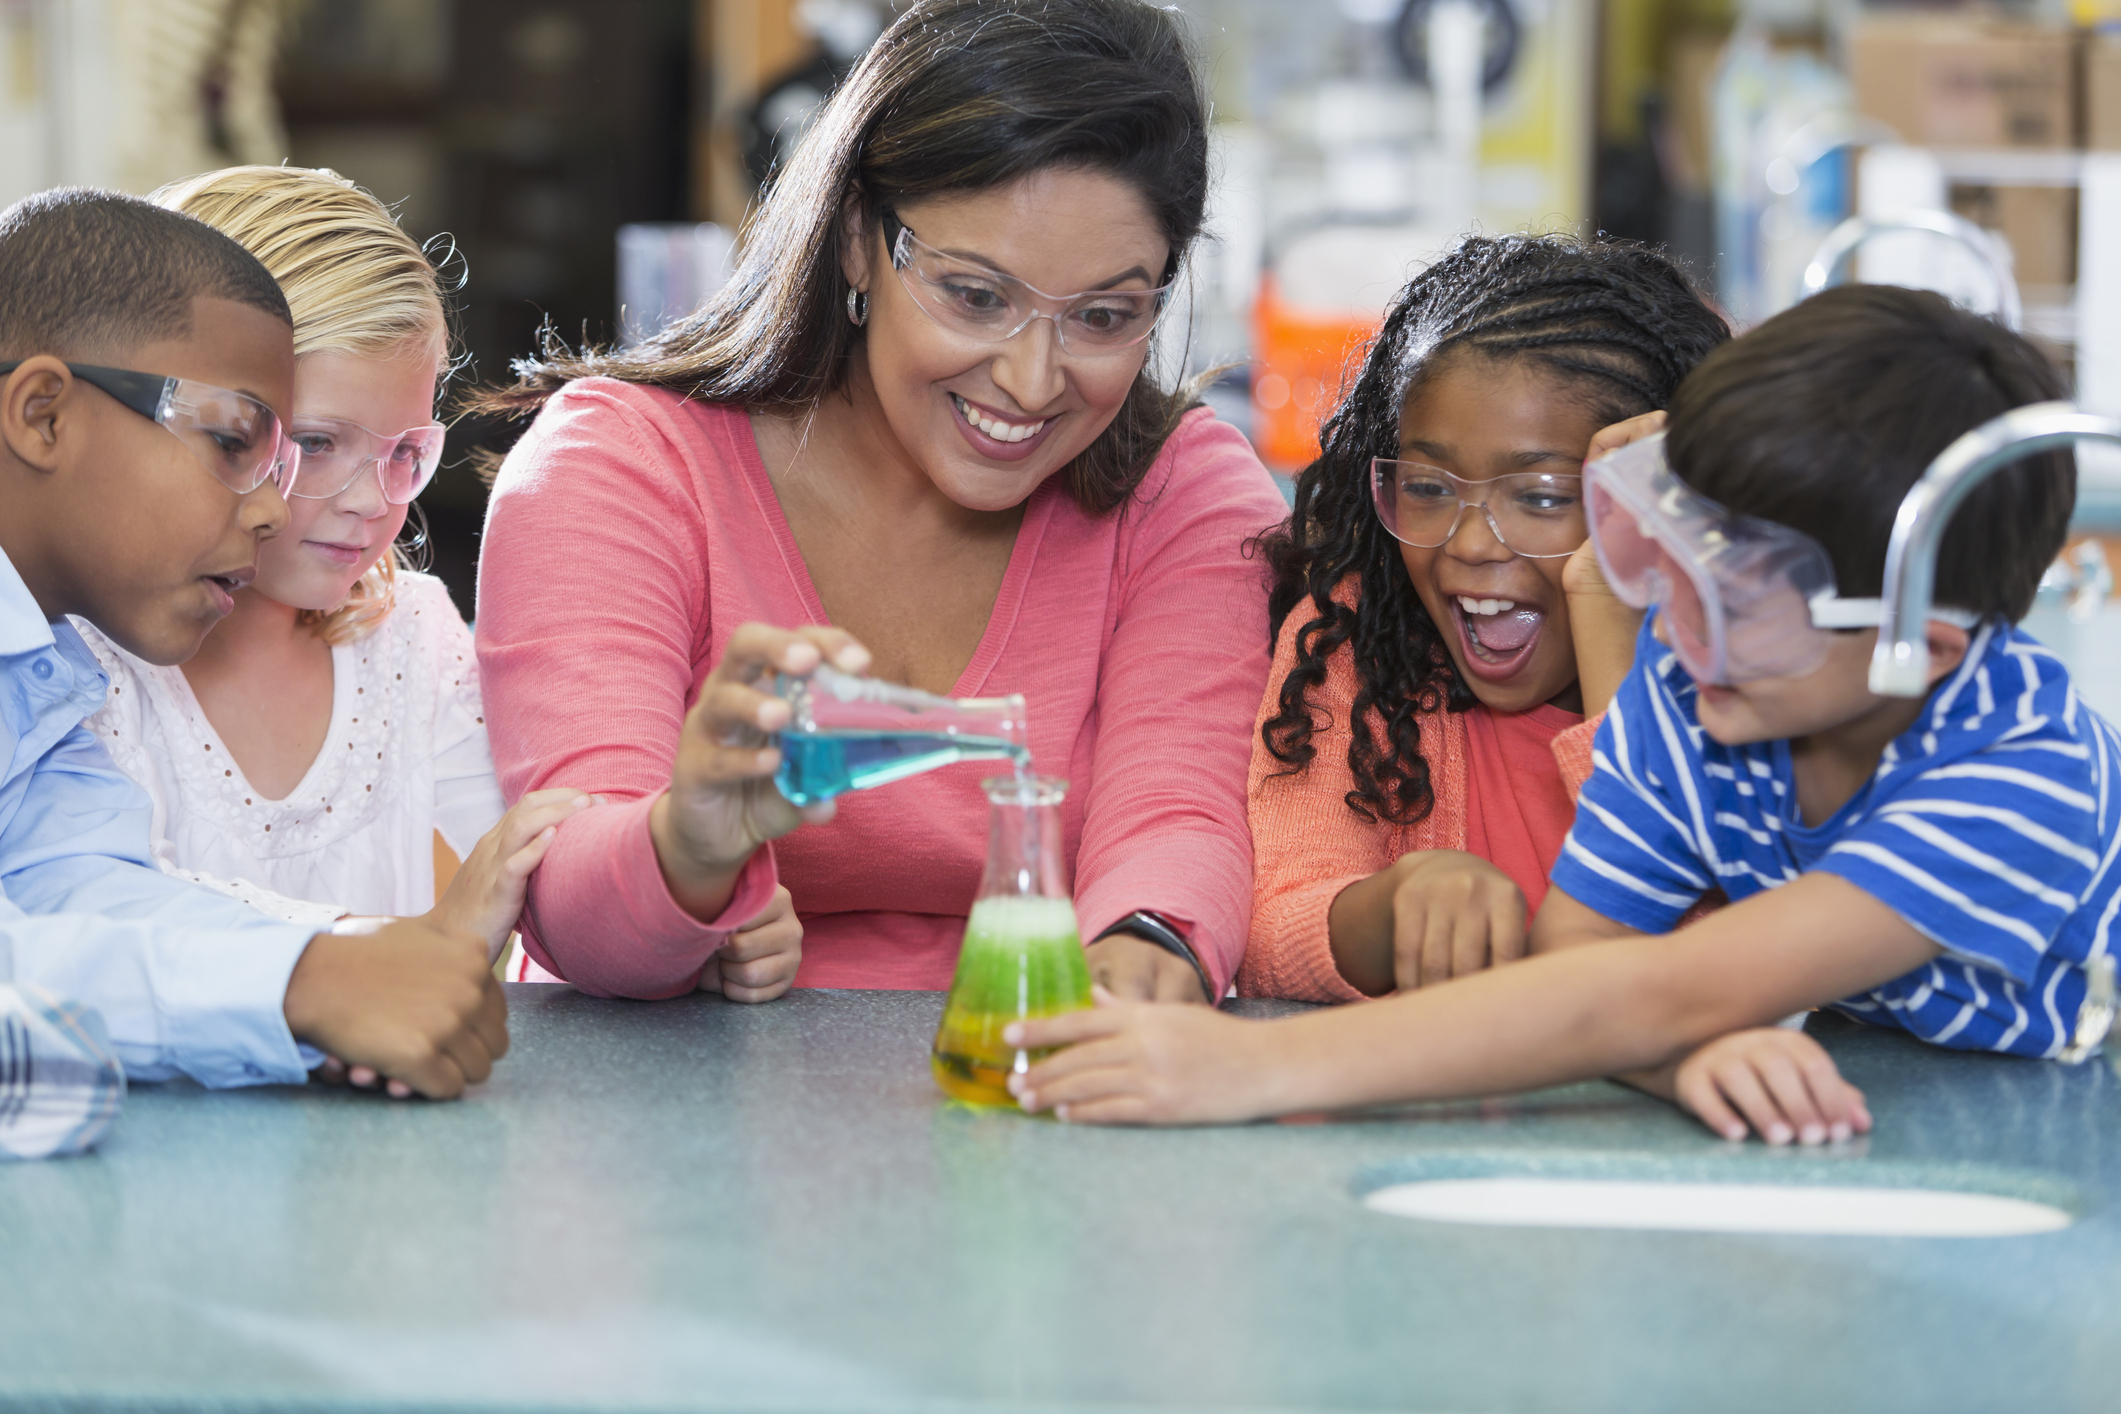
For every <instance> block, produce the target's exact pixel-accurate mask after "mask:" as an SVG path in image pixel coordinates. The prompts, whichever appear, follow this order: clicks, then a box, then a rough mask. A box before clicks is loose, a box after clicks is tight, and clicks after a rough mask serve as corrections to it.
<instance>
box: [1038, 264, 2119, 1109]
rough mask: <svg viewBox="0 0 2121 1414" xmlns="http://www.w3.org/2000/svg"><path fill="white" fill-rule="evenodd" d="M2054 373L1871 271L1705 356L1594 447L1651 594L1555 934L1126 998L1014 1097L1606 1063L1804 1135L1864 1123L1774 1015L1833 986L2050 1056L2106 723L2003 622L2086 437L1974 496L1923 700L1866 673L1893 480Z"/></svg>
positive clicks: (2115, 868) (2103, 810)
mask: <svg viewBox="0 0 2121 1414" xmlns="http://www.w3.org/2000/svg"><path fill="white" fill-rule="evenodd" d="M2061 394H2062V387H2061V380H2060V379H2059V377H2058V376H2057V374H2056V373H2055V371H2054V370H2053V368H2052V367H2051V366H2050V365H2049V364H2048V362H2047V361H2046V359H2045V358H2044V357H2043V356H2042V355H2041V354H2039V353H2038V352H2037V351H2036V350H2035V349H2033V347H2032V346H2031V345H2030V344H2028V343H2026V342H2025V341H2024V340H2023V339H2021V338H2019V337H2018V336H2017V335H2015V334H2013V333H2011V332H2009V331H2008V330H2005V329H2003V328H2002V327H2001V326H1999V325H1997V324H1995V323H1993V322H1991V321H1989V320H1986V319H1982V318H1980V317H1978V316H1975V315H1972V314H1969V313H1966V312H1965V311H1963V310H1959V309H1957V308H1955V307H1953V306H1952V305H1950V304H1949V303H1947V302H1946V301H1945V300H1943V299H1941V298H1939V297H1937V296H1935V295H1930V294H1925V293H1919V292H1915V291H1908V290H1900V289H1892V288H1888V287H1880V286H1851V287H1845V288H1842V289H1838V290H1832V291H1828V292H1827V293H1825V294H1822V295H1819V296H1816V297H1814V298H1813V299H1810V300H1807V301H1806V302H1805V303H1803V304H1801V305H1799V306H1797V307H1796V308H1795V309H1793V310H1790V311H1788V312H1786V313H1784V314H1782V315H1779V316H1777V317H1776V318H1774V319H1772V320H1769V321H1768V322H1767V323H1765V324H1763V325H1762V326H1760V327H1759V328H1758V329H1756V330H1754V331H1752V332H1751V333H1748V334H1746V335H1745V336H1743V337H1741V338H1739V339H1737V340H1735V341H1734V342H1732V343H1731V344H1728V345H1726V346H1725V347H1724V348H1722V349H1720V350H1718V351H1717V352H1716V353H1714V354H1711V355H1710V356H1709V357H1708V358H1707V359H1706V360H1705V361H1704V362H1703V363H1702V364H1701V366H1700V367H1699V368H1698V369H1697V370H1696V371H1695V372H1694V373H1693V374H1692V375H1690V376H1689V377H1688V379H1687V380H1686V382H1685V383H1684V384H1683V385H1682V386H1681V387H1680V389H1679V391H1678V394H1677V396H1676V397H1675V398H1674V400H1673V406H1672V409H1671V413H1670V423H1669V432H1666V431H1665V430H1664V426H1665V424H1664V415H1663V414H1651V415H1649V417H1648V418H1645V419H1637V420H1636V422H1635V423H1633V424H1623V425H1622V426H1621V427H1620V428H1611V429H1608V430H1607V431H1606V432H1605V433H1601V434H1600V437H1599V439H1598V442H1597V443H1595V444H1594V447H1593V454H1594V456H1599V454H1600V453H1601V452H1603V453H1609V455H1605V456H1603V457H1602V458H1601V459H1600V460H1599V461H1598V462H1597V464H1596V465H1594V466H1593V467H1592V468H1590V470H1589V472H1588V474H1587V486H1586V508H1587V511H1588V516H1589V519H1590V522H1591V524H1592V526H1593V535H1594V539H1595V540H1596V542H1597V549H1598V552H1599V562H1600V565H1601V567H1602V569H1603V571H1604V573H1605V576H1606V578H1607V580H1608V582H1609V584H1610V586H1611V587H1612V589H1613V590H1614V591H1615V592H1616V593H1618V594H1620V596H1621V597H1622V598H1623V599H1626V600H1628V601H1629V602H1632V603H1644V602H1654V603H1655V604H1656V605H1657V607H1656V608H1655V609H1654V610H1653V612H1652V613H1651V615H1650V618H1649V621H1648V622H1647V623H1646V624H1645V626H1644V631H1643V636H1642V638H1641V640H1640V643H1639V646H1638V651H1637V655H1636V660H1635V668H1634V671H1633V672H1632V674H1631V675H1630V676H1629V678H1628V679H1627V681H1626V682H1625V683H1624V685H1623V686H1622V688H1621V690H1620V692H1619V694H1618V695H1617V696H1616V698H1615V700H1614V703H1613V705H1612V707H1611V708H1610V709H1609V710H1608V712H1607V715H1606V719H1605V722H1604V724H1603V725H1602V727H1601V728H1600V731H1599V734H1598V738H1597V746H1596V755H1595V768H1594V771H1593V774H1592V776H1591V778H1590V780H1589V781H1588V782H1587V783H1586V785H1585V786H1584V789H1583V792H1582V794H1581V796H1580V797H1579V799H1578V809H1577V816H1576V823H1575V826H1574V829H1573V830H1572V832H1571V834H1570V836H1569V839H1568V842H1567V843H1566V845H1565V846H1564V848H1563V852H1562V856H1561V858H1560V859H1559V861H1558V862H1557V863H1556V864H1555V866H1554V869H1553V888H1552V889H1551V890H1550V891H1549V893H1548V895H1547V898H1546V902H1545V903H1544V905H1543V906H1542V908H1541V910H1540V912H1539V916H1538V918H1537V919H1536V920H1535V923H1534V927H1533V950H1534V952H1535V954H1539V955H1538V956H1534V957H1533V958H1531V959H1528V960H1527V961H1525V962H1522V963H1514V964H1510V965H1507V966H1504V967H1501V968H1497V969H1493V970H1490V971H1487V972H1481V973H1477V974H1475V975H1473V976H1469V977H1465V978H1461V979H1454V980H1453V981H1451V982H1448V983H1446V984H1444V985H1442V986H1440V987H1437V988H1433V989H1429V988H1425V989H1423V990H1422V991H1419V992H1415V993H1411V994H1405V993H1403V994H1401V995H1399V996H1396V997H1393V998H1390V999H1386V1000H1382V1001H1378V1002H1374V1003H1369V1004H1365V1005H1362V1006H1358V1007H1350V1008H1345V1009H1341V1010H1339V1011H1337V1012H1333V1013H1317V1014H1313V1015H1309V1016H1304V1017H1299V1018H1293V1019H1291V1020H1288V1021H1282V1022H1273V1023H1268V1024H1265V1025H1260V1024H1250V1025H1247V1024H1245V1023H1240V1022H1236V1021H1233V1020H1231V1019H1229V1018H1226V1017H1221V1016H1215V1015H1204V1016H1202V1017H1200V1018H1198V1019H1197V1020H1196V1019H1189V1018H1186V1017H1183V1016H1181V1015H1179V1014H1178V1012H1179V1010H1180V1009H1178V1008H1153V1007H1125V1006H1112V1007H1106V1008H1101V1009H1099V1010H1097V1011H1092V1012H1079V1013H1075V1014H1072V1015H1070V1016H1065V1017H1055V1018H1051V1019H1048V1020H1044V1021H1039V1022H1029V1023H1023V1024H1022V1025H1021V1026H1020V1027H1019V1028H1018V1029H1017V1034H1015V1035H1012V1038H1011V1039H1012V1044H1021V1045H1025V1046H1052V1045H1068V1044H1069V1043H1077V1044H1073V1045H1071V1046H1070V1049H1068V1050H1066V1051H1063V1052H1061V1053H1060V1054H1059V1055H1056V1056H1054V1057H1051V1058H1049V1059H1048V1060H1046V1061H1044V1062H1042V1063H1041V1064H1039V1065H1037V1066H1034V1067H1032V1068H1031V1070H1030V1072H1029V1073H1028V1074H1027V1075H1025V1076H1023V1077H1020V1078H1019V1085H1018V1094H1019V1098H1020V1099H1022V1100H1023V1101H1024V1102H1025V1104H1026V1105H1027V1107H1029V1108H1037V1109H1043V1108H1048V1107H1051V1108H1055V1109H1058V1110H1060V1111H1061V1112H1062V1113H1063V1115H1064V1116H1065V1117H1067V1118H1070V1119H1075V1120H1112V1121H1136V1122H1140V1121H1149V1122H1170V1121H1188V1120H1190V1121H1196V1122H1197V1121H1201V1120H1215V1119H1237V1118H1245V1117H1249V1116H1252V1115H1258V1114H1267V1113H1281V1112H1289V1111H1299V1110H1310V1109H1320V1108H1330V1107H1337V1106H1343V1105H1351V1104H1364V1103H1378V1102H1385V1101H1395V1100H1416V1099H1441V1098H1450V1097H1455V1096H1462V1095H1472V1094H1484V1093H1493V1092H1496V1091H1503V1090H1511V1089H1521V1088H1526V1087H1529V1086H1533V1085H1540V1084H1551V1083H1555V1082H1559V1081H1563V1080H1570V1079H1578V1078H1583V1077H1587V1076H1592V1075H1611V1076H1617V1077H1619V1078H1623V1079H1626V1080H1629V1081H1630V1082H1631V1083H1634V1084H1637V1085H1639V1086H1641V1087H1642V1088H1644V1089H1647V1090H1649V1091H1651V1092H1652V1093H1656V1094H1660V1095H1663V1096H1665V1097H1667V1098H1670V1099H1673V1100H1675V1101H1677V1102H1678V1103H1680V1104H1682V1105H1683V1106H1685V1107H1686V1108H1688V1109H1689V1110H1691V1111H1692V1112H1693V1113H1695V1114H1696V1115H1698V1116H1700V1117H1701V1118H1702V1120H1703V1121H1704V1122H1706V1123H1707V1124H1709V1126H1710V1127H1711V1128H1713V1129H1715V1130H1716V1131H1717V1132H1719V1133H1722V1134H1724V1135H1726V1136H1727V1137H1730V1138H1742V1137H1743V1136H1744V1135H1745V1133H1746V1131H1747V1127H1748V1125H1750V1126H1751V1127H1752V1128H1753V1129H1755V1130H1757V1131H1758V1132H1759V1133H1760V1134H1762V1135H1763V1137H1766V1138H1768V1139H1769V1140H1771V1141H1773V1142H1787V1141H1788V1140H1790V1139H1792V1138H1796V1139H1802V1140H1803V1141H1805V1142H1818V1141H1820V1140H1822V1139H1825V1138H1828V1137H1840V1136H1843V1135H1846V1134H1848V1133H1851V1132H1854V1131H1860V1130H1862V1129H1866V1128H1868V1127H1869V1123H1870V1119H1869V1115H1868V1112H1867V1111H1866V1110H1865V1109H1864V1107H1863V1102H1862V1097H1861V1095H1860V1094H1859V1093H1858V1092H1857V1091H1855V1089H1854V1088H1853V1087H1851V1086H1849V1085H1847V1083H1846V1082H1844V1081H1842V1080H1841V1079H1840V1077H1839V1075H1838V1074H1837V1072H1836V1071H1835V1069H1834V1066H1833V1063H1832V1061H1831V1060H1830V1059H1829V1058H1828V1057H1827V1056H1826V1054H1825V1052H1824V1051H1823V1050H1821V1049H1820V1048H1819V1047H1818V1046H1817V1044H1816V1043H1815V1042H1813V1041H1811V1040H1810V1039H1809V1038H1807V1037H1805V1036H1803V1035H1802V1034H1801V1033H1800V1032H1795V1031H1789V1030H1782V1029H1778V1028H1775V1027H1772V1026H1770V1025H1769V1023H1771V1022H1773V1021H1774V1020H1775V1019H1776V1018H1779V1017H1785V1016H1788V1015H1789V1014H1791V1013H1793V1012H1801V1011H1804V1010H1807V1009H1810V1008H1812V1007H1817V1006H1833V1007H1835V1008H1837V1009H1839V1010H1842V1011H1844V1012H1846V1013H1848V1014H1849V1015H1852V1016H1854V1017H1856V1018H1857V1019H1859V1020H1862V1021H1866V1022H1871V1023H1875V1024H1879V1025H1886V1026H1895V1027H1899V1028H1902V1029H1904V1030H1906V1031H1908V1032H1910V1033H1911V1034H1913V1035H1915V1036H1917V1037H1919V1038H1921V1039H1922V1040H1924V1041H1928V1042H1931V1043H1933V1044H1937V1045H1943V1046H1950V1047H1955V1048H1960V1049H1977V1050H1989V1051H2000V1052H2006V1053H2011V1054H2016V1055H2024V1056H2053V1055H2055V1054H2057V1053H2058V1052H2059V1051H2060V1050H2061V1049H2062V1047H2063V1046H2064V1045H2065V1044H2066V1043H2067V1042H2068V1041H2069V1039H2070V1038H2069V1034H2068V1033H2069V1029H2070V1024H2071V1022H2072V1020H2073V1019H2074V1017H2075V1016H2076V1013H2077V1010H2078V1007H2079V1005H2080V1004H2081V1003H2082V1002H2083V1000H2084V998H2085V995H2086V991H2087V967H2088V964H2089V963H2090V961H2091V960H2092V959H2094V958H2101V957H2103V956H2104V955H2105V954H2106V953H2107V952H2108V950H2109V948H2110V945H2111V942H2112V941H2113V934H2114V932H2115V927H2116V912H2117V910H2121V865H2117V863H2116V854H2117V852H2121V741H2117V738H2116V734H2115V731H2114V728H2113V727H2112V726H2110V725H2109V724H2107V723H2106V722H2104V721H2103V720H2101V719H2100V718H2099V717H2098V716H2097V715H2096V714H2094V713H2093V712H2091V711H2090V710H2089V709H2088V708H2086V707H2085V706H2084V705H2083V704H2082V703H2081V702H2079V701H2078V700H2077V698H2076V695H2075V693H2074V692H2073V691H2072V689H2071V687H2070V683H2069V677H2068V674H2067V673H2066V672H2065V671H2064V670H2063V667H2062V665H2061V664H2060V663H2059V662H2058V661H2057V660H2056V659H2055V658H2054V656H2053V655H2052V654H2050V653H2049V652H2048V651H2047V650H2046V649H2044V648H2042V647H2041V646H2040V645H2039V644H2038V643H2036V642H2034V641H2033V640H2032V639H2031V638H2029V637H2027V636H2026V635H2025V634H2023V633H2022V632H2019V631H2018V630H2016V629H2015V628H2013V627H2012V625H2013V624H2015V623H2016V621H2017V620H2018V619H2020V618H2022V617H2023V616H2024V614H2025V612H2026V611H2027V610H2028V609H2029V608H2030V607H2031V604H2032V600H2033V595H2034V591H2035V589H2036V587H2037V585H2038V583H2039V580H2040V576H2041V574H2042V573H2043V571H2044V570H2045V569H2046V567H2047V566H2048V564H2049V563H2051V562H2052V561H2053V559H2054V557H2055V555H2056V554H2057V552H2058V551H2059V550H2060V549H2061V547H2062V543H2063V539H2064V536H2065V533H2066V529H2067V526H2068V522H2069V516H2070V511H2071V508H2072V506H2073V503H2074V500H2075V473H2074V469H2073V466H2072V464H2071V462H2070V460H2069V458H2068V456H2067V454H2066V453H2053V452H2050V453H2043V454H2041V455H2038V456H2034V457H2029V458H2027V459H2025V460H2023V461H2020V462H2018V463H2016V464H2015V465H2013V466H2010V467H2008V468H2006V469H2005V470H2003V471H2000V472H1997V473H1995V474H1993V475H1992V476H1990V477H1989V478H1988V479H1987V480H1986V481H1984V482H1983V483H1982V484H1981V485H1980V486H1979V487H1978V488H1976V489H1975V491H1974V492H1973V493H1972V495H1971V496H1970V497H1969V499H1968V500H1967V501H1966V502H1965V503H1964V504H1963V505H1962V507H1961V508H1960V509H1959V511H1958V513H1957V514H1956V516H1955V517H1954V518H1953V521H1952V523H1951V525H1950V527H1949V529H1948V531H1947V533H1946V535H1945V538H1944V541H1943V547H1942V553H1941V555H1940V557H1939V561H1938V566H1937V578H1936V600H1937V604H1938V605H1939V606H1940V607H1939V608H1938V609H1937V610H1936V611H1935V612H1934V615H1933V617H1932V619H1931V620H1930V622H1929V624H1928V625H1927V632H1926V638H1927V641H1928V646H1929V652H1930V661H1931V687H1930V691H1929V693H1928V695H1927V696H1926V697H1925V698H1919V699H1904V698H1896V697H1882V696H1877V695H1874V694H1873V693H1872V692H1871V691H1870V690H1869V686H1868V681H1867V679H1868V668H1869V663H1870V658H1871V650H1872V647H1873V645H1874V644H1875V643H1876V641H1877V628H1876V625H1877V623H1878V621H1879V614H1878V611H1879V604H1878V601H1877V599H1876V597H1875V596H1876V595H1877V594H1878V593H1879V591H1880V589H1881V587H1882V584H1883V579H1884V568H1885V556H1886V546H1887V543H1888V540H1889V538H1890V533H1891V529H1892V525H1893V520H1894V516H1895V514H1896V513H1897V511H1898V509H1899V506H1900V503H1901V499H1902V498H1903V496H1904V495H1905V494H1906V493H1907V491H1908V489H1909V488H1910V487H1911V486H1913V485H1914V483H1915V481H1916V480H1917V479H1918V478H1919V477H1920V476H1921V474H1922V472H1923V470H1924V469H1925V468H1926V467H1927V465H1928V464H1929V462H1930V461H1931V460H1932V459H1933V458H1934V457H1935V456H1936V454H1937V453H1938V452H1940V451H1942V450H1943V448H1944V447H1945V446H1946V445H1948V444H1949V443H1950V442H1951V441H1953V440H1954V439H1955V438H1956V437H1958V436H1959V435H1960V434H1962V433H1964V432H1966V431H1968V430H1970V429H1972V428H1974V427H1976V426H1978V425H1980V424H1982V423H1983V422H1986V421H1987V420H1989V419H1990V418H1992V417H1994V416H1997V415H1999V414H2001V413H2003V412H2005V411H2007V410H2009V409H2010V408H2012V407H2017V406H2022V405H2025V404H2028V403H2034V402H2041V401H2046V400H2049V399H2054V398H2057V397H2060V396H2061ZM1667 458H1669V461H1667ZM1719 895H1720V896H1721V897H1722V898H1723V899H1727V900H1729V906H1727V907H1723V908H1719V909H1715V910H1714V911H1712V912H1708V913H1707V914H1706V915H1705V916H1703V917H1700V918H1698V919H1697V920H1695V921H1692V922H1689V923H1687V924H1686V925H1685V926H1681V920H1682V918H1683V916H1684V915H1686V914H1687V913H1688V912H1689V910H1690V909H1693V908H1695V907H1696V905H1698V904H1700V903H1701V902H1702V901H1703V900H1704V899H1708V900H1714V899H1716V898H1717V897H1718V896H1719ZM1196 1010H1197V1009H1196Z"/></svg>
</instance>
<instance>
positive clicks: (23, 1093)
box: [0, 983, 125, 1159]
mask: <svg viewBox="0 0 2121 1414" xmlns="http://www.w3.org/2000/svg"><path fill="white" fill-rule="evenodd" d="M124 1102H125V1070H124V1067H122V1066H120V1065H119V1064H118V1057H117V1055H116V1054H115V1053H113V1051H112V1050H111V1045H110V1038H109V1037H108V1036H107V1035H106V1034H105V1033H104V1029H103V1018H102V1017H100V1016H98V1015H97V1014H96V1011H95V1009H94V1008H93V1007H85V1006H82V1005H80V1004H79V1003H78V1002H68V1001H61V1000H60V999H59V998H57V997H54V996H52V995H51V994H50V993H49V992H46V991H45V990H44V989H43V988H41V987H36V986H32V985H30V984H29V983H16V984H12V985H10V984H7V983H0V1159H43V1158H50V1157H52V1156H54V1155H58V1154H79V1153H83V1152H85V1151H87V1150H89V1149H91V1148H94V1147H95V1144H96V1141H97V1140H99V1139H101V1138H102V1137H103V1136H104V1134H105V1133H106V1132H107V1131H108V1130H109V1129H110V1127H111V1124H112V1122H113V1121H115V1120H116V1119H117V1118H118V1109H119V1107H120V1106H121V1105H123V1104H124Z"/></svg>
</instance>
